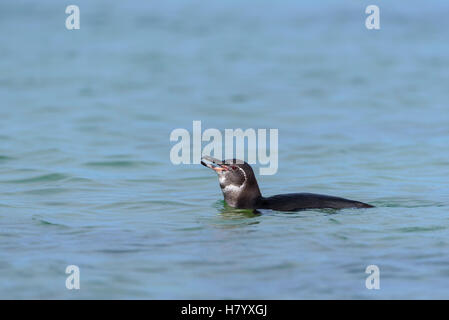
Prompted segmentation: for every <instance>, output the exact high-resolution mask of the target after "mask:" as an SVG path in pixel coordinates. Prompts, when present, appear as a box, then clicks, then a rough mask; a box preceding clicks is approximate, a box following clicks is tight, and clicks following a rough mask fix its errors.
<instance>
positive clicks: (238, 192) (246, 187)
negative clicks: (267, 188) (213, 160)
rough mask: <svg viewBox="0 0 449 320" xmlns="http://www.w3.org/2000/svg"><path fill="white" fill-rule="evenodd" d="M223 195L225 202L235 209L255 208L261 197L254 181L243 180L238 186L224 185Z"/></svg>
mask: <svg viewBox="0 0 449 320" xmlns="http://www.w3.org/2000/svg"><path fill="white" fill-rule="evenodd" d="M223 195H224V199H225V201H226V203H227V204H228V205H230V206H231V207H234V208H237V209H257V208H258V207H259V206H260V203H261V202H262V199H263V198H262V194H261V193H260V189H259V186H258V184H257V182H256V181H251V182H250V183H248V181H245V183H244V184H243V185H241V186H240V187H238V186H233V185H228V186H225V187H224V188H223Z"/></svg>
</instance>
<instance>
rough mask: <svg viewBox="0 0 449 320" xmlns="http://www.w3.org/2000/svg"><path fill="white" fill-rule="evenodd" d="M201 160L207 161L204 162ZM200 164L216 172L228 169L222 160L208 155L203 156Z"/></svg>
mask: <svg viewBox="0 0 449 320" xmlns="http://www.w3.org/2000/svg"><path fill="white" fill-rule="evenodd" d="M203 160H205V161H207V162H209V163H206V162H204V161H203ZM201 164H202V165H203V166H205V167H208V168H209V169H212V170H214V171H215V172H217V173H219V172H222V171H228V170H229V168H228V166H226V165H225V164H224V163H223V161H222V160H218V159H215V158H212V157H209V156H204V157H203V159H202V160H201Z"/></svg>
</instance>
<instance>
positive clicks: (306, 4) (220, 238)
mask: <svg viewBox="0 0 449 320" xmlns="http://www.w3.org/2000/svg"><path fill="white" fill-rule="evenodd" d="M68 4H76V5H78V6H79V8H80V18H81V28H80V29H79V30H70V31H69V30H67V29H66V28H65V19H66V17H67V16H68V15H67V14H66V13H65V9H66V6H67V5H68ZM370 4H377V5H378V6H379V7H380V19H381V20H380V21H381V22H380V26H381V29H380V30H367V28H366V27H365V18H366V17H367V14H365V8H366V6H367V5H370ZM448 12H449V3H448V2H447V1H446V0H440V1H438V0H433V1H427V2H425V3H424V2H423V1H418V0H413V1H410V0H407V1H389V2H385V1H375V0H373V1H349V0H345V1H330V0H323V1H296V0H291V1H268V0H260V1H249V0H238V1H237V0H231V1H229V0H227V1H195V0H193V1H146V2H144V1H87V0H76V1H72V2H71V3H66V2H61V1H56V0H54V1H50V0H41V1H39V2H37V1H32V0H27V1H24V0H18V1H16V0H14V1H13V0H7V1H1V2H0V39H1V41H0V298H2V299H25V298H30V299H94V298H100V299H112V298H114V299H317V298H319V299H354V298H358V299H389V298H392V299H419V298H424V299H430V298H436V299H442V298H445V299H448V298H449V192H448V191H449V188H448V177H449V70H448V67H449V41H448V40H449V39H448V30H449V20H448V19H447V16H448ZM194 120H199V121H201V123H202V128H203V130H205V129H207V128H217V129H219V130H224V129H226V128H231V129H234V128H243V129H247V128H254V129H259V128H267V129H269V128H275V129H278V130H279V151H278V152H279V169H278V172H277V174H275V175H265V176H259V175H257V177H258V181H259V185H260V188H261V190H262V193H263V194H264V195H266V196H268V195H274V194H278V193H285V192H315V193H323V194H330V195H335V196H342V197H346V198H350V199H355V200H360V201H364V202H368V203H371V204H374V205H376V208H373V209H362V210H354V209H347V210H341V211H332V210H308V211H302V212H297V213H283V212H270V211H267V212H264V213H263V214H262V215H254V214H251V213H248V212H242V211H238V210H233V209H231V208H229V207H227V206H226V205H225V204H224V202H223V197H222V194H221V191H220V188H219V186H218V181H217V178H216V176H215V175H214V174H213V172H211V171H210V170H207V169H206V168H204V167H202V166H200V165H195V164H191V165H174V164H172V162H171V161H170V150H171V148H172V147H173V145H174V143H173V142H171V141H170V139H169V137H170V133H171V132H172V130H174V129H176V128H185V129H187V130H188V131H192V122H193V121H194ZM254 168H255V169H258V168H259V165H257V164H256V165H254ZM257 172H258V170H256V173H257ZM68 265H76V266H78V267H79V269H80V289H79V290H76V289H75V290H68V289H67V288H66V279H67V277H68V276H69V275H68V274H66V273H65V271H66V267H67V266H68ZM369 265H376V266H378V268H379V270H380V289H379V290H375V289H373V290H369V289H367V288H366V286H365V281H366V278H367V277H368V276H369V274H367V273H365V270H366V268H367V266H369Z"/></svg>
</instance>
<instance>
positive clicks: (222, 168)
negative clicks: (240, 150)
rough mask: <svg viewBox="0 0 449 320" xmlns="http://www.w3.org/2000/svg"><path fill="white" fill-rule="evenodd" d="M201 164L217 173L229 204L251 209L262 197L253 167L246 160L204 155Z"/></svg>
mask: <svg viewBox="0 0 449 320" xmlns="http://www.w3.org/2000/svg"><path fill="white" fill-rule="evenodd" d="M205 161H207V162H205ZM201 164H202V165H203V166H205V167H208V168H210V169H212V170H214V171H215V172H216V173H217V175H218V181H219V183H220V187H221V190H222V192H223V195H224V198H225V201H226V203H227V204H228V205H230V206H232V207H238V208H248V209H250V208H252V207H254V205H255V203H256V201H257V200H259V198H260V197H261V193H260V190H259V186H258V184H257V181H256V177H255V175H254V172H253V169H252V168H251V166H250V165H249V164H247V163H246V162H244V161H242V160H238V159H230V160H218V159H215V158H212V157H209V156H204V157H203V160H202V161H201Z"/></svg>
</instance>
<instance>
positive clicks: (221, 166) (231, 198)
mask: <svg viewBox="0 0 449 320" xmlns="http://www.w3.org/2000/svg"><path fill="white" fill-rule="evenodd" d="M205 161H207V163H206V162H205ZM201 164H202V165H203V166H205V167H207V168H210V169H212V170H214V171H215V172H216V173H217V175H218V181H219V183H220V187H221V190H222V192H223V196H224V200H225V201H226V203H227V204H228V205H229V206H231V207H234V208H236V209H254V210H257V209H271V210H276V211H300V210H307V209H346V208H373V207H374V206H372V205H370V204H367V203H363V202H360V201H354V200H349V199H344V198H340V197H334V196H327V195H321V194H314V193H288V194H279V195H275V196H271V197H263V196H262V194H261V192H260V189H259V185H258V184H257V180H256V176H255V175H254V172H253V169H252V168H251V166H250V165H249V164H248V163H246V162H244V161H242V160H236V159H232V160H218V159H215V158H212V157H209V156H204V157H203V158H202V160H201Z"/></svg>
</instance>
